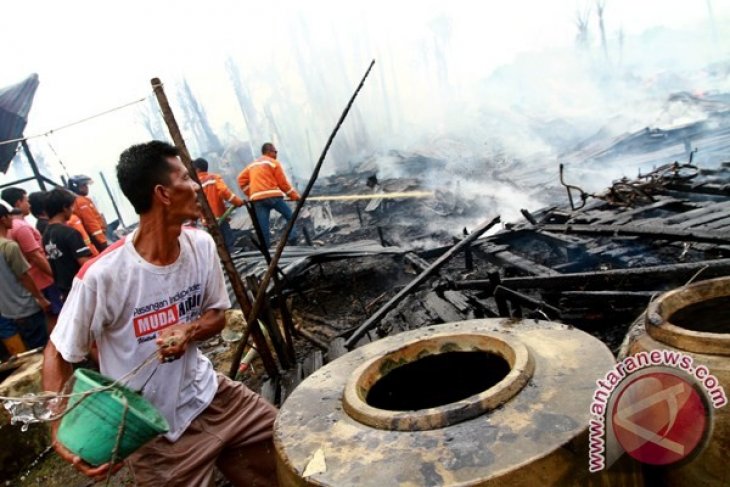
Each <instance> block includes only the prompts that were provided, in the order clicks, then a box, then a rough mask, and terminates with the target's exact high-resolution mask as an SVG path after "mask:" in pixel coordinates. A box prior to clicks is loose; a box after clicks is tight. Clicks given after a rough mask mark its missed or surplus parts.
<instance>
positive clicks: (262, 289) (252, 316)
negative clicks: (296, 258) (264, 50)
mask: <svg viewBox="0 0 730 487" xmlns="http://www.w3.org/2000/svg"><path fill="white" fill-rule="evenodd" d="M373 65H375V60H374V59H373V60H372V62H371V63H370V66H368V69H367V71H366V72H365V75H364V76H363V77H362V79H361V80H360V84H359V85H357V88H356V89H355V92H354V93H353V94H352V97H351V98H350V101H349V102H348V103H347V106H346V107H345V110H344V111H343V112H342V115H340V119H339V120H338V121H337V125H335V128H334V130H333V131H332V133H331V134H330V136H329V139H327V143H326V144H325V146H324V149H323V150H322V154H321V155H320V156H319V161H317V164H315V166H314V171H312V176H311V177H310V178H309V182H308V183H307V187H306V188H305V189H304V191H303V192H302V195H301V198H299V201H297V205H296V207H295V208H294V212H293V213H292V217H291V219H290V220H289V223H288V224H287V225H286V228H285V229H284V234H283V235H282V236H281V239H280V240H279V244H278V245H277V246H276V251H275V252H274V255H273V256H272V258H271V263H269V267H268V269H267V270H266V274H264V277H263V279H261V283H260V284H259V290H258V292H257V293H256V299H254V302H253V309H252V310H251V312H250V313H249V314H248V316H247V318H246V324H247V326H248V327H251V326H252V325H253V323H254V322H255V321H256V319H257V318H258V316H259V313H260V312H261V308H262V307H263V304H264V298H265V295H266V289H267V288H268V286H269V282H270V281H271V277H272V275H273V274H274V272H276V267H277V266H278V265H279V260H280V259H281V254H282V252H283V251H284V247H285V246H286V241H287V239H288V238H289V234H290V233H291V231H292V228H294V224H295V223H296V221H297V217H298V216H299V213H300V212H301V211H302V207H303V206H304V203H305V202H306V201H307V196H309V193H310V192H311V191H312V187H313V186H314V183H315V182H316V181H317V177H318V176H319V171H320V169H322V164H323V163H324V158H325V156H327V151H328V150H329V148H330V146H331V145H332V141H333V140H334V138H335V135H337V132H338V131H339V130H340V127H341V126H342V124H343V122H344V121H345V118H347V114H348V113H349V112H350V108H352V104H353V103H354V102H355V98H357V95H358V93H360V90H361V89H362V87H363V85H364V84H365V80H366V79H367V77H368V75H369V74H370V71H371V70H372V69H373ZM243 348H244V344H243V343H240V342H239V344H238V346H237V348H236V352H235V354H234V356H233V363H232V364H231V372H232V373H233V374H235V373H236V372H237V371H238V364H239V363H240V362H241V357H242V356H243Z"/></svg>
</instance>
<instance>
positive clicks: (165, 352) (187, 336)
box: [155, 321, 199, 362]
mask: <svg viewBox="0 0 730 487" xmlns="http://www.w3.org/2000/svg"><path fill="white" fill-rule="evenodd" d="M198 327H199V324H198V322H197V321H194V322H193V323H187V324H179V325H172V326H170V327H168V328H165V329H164V330H162V331H161V332H160V333H159V334H158V335H157V340H156V341H155V343H156V344H157V355H158V356H159V357H160V362H172V361H173V360H177V359H179V358H180V357H181V356H182V355H183V354H184V353H185V350H187V348H188V344H189V343H190V342H191V341H192V339H193V336H194V335H195V332H196V331H197V330H198Z"/></svg>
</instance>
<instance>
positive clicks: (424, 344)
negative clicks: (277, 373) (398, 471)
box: [342, 331, 535, 431]
mask: <svg viewBox="0 0 730 487" xmlns="http://www.w3.org/2000/svg"><path fill="white" fill-rule="evenodd" d="M449 352H486V353H489V354H492V355H496V356H499V357H501V358H502V359H504V360H505V361H506V362H507V364H508V365H509V369H510V370H509V372H508V373H507V375H506V376H505V377H503V378H502V379H501V380H499V382H497V383H496V384H494V385H493V386H491V387H489V388H488V389H486V390H483V391H481V392H479V393H476V394H473V395H471V396H469V397H467V398H464V399H462V400H459V401H456V402H451V403H448V404H444V405H441V406H437V407H432V408H427V409H419V410H415V411H394V410H386V409H380V408H376V407H373V406H371V405H369V404H368V403H367V402H366V398H367V393H368V391H369V390H370V388H371V387H372V386H373V385H374V384H375V383H376V382H377V381H378V380H380V379H381V378H383V377H385V376H386V375H387V374H388V373H390V372H392V371H393V370H395V369H396V368H398V367H400V366H403V365H406V364H412V363H415V362H417V361H418V360H420V359H422V358H424V357H426V356H433V355H440V354H444V353H449ZM393 364H395V366H393ZM534 369H535V364H534V360H533V359H532V356H531V354H530V351H529V349H528V348H527V347H526V346H525V344H524V343H522V342H521V341H520V340H518V339H517V338H515V337H507V336H504V335H500V334H494V333H489V332H475V331H472V332H446V333H437V334H434V335H432V336H429V337H426V338H416V339H413V340H410V341H408V342H406V343H403V344H399V345H398V346H395V347H393V348H391V349H388V350H385V351H384V352H383V353H381V354H379V355H377V356H375V357H373V358H371V359H369V360H368V361H366V362H365V363H363V364H362V365H360V366H359V367H357V368H356V369H355V370H354V371H353V372H352V373H351V374H350V377H349V378H348V380H347V383H346V385H345V388H344V393H343V403H342V404H343V408H344V410H345V412H346V413H347V414H348V415H349V416H350V417H351V418H353V419H354V420H356V421H358V422H360V423H363V424H365V425H368V426H371V427H373V428H378V429H385V430H393V431H425V430H432V429H438V428H444V427H446V426H450V425H453V424H456V423H459V422H462V421H466V420H469V419H473V418H475V417H477V416H480V415H482V414H484V413H486V412H488V411H491V410H493V409H495V408H497V407H499V406H501V405H502V404H505V403H506V402H507V401H509V400H510V399H511V398H512V397H514V396H515V395H516V394H517V393H519V392H520V391H521V390H522V388H523V387H524V386H525V385H526V384H527V383H528V381H529V380H530V379H531V378H532V375H533V373H534Z"/></svg>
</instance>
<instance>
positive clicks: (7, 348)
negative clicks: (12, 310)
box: [0, 316, 26, 362]
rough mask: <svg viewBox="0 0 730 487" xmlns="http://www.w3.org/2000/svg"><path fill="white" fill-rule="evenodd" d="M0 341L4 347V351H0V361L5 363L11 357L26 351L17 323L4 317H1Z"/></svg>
mask: <svg viewBox="0 0 730 487" xmlns="http://www.w3.org/2000/svg"><path fill="white" fill-rule="evenodd" d="M0 341H2V344H3V347H4V350H0V361H3V362H4V361H6V360H7V359H9V358H10V357H11V356H13V355H17V354H19V353H23V352H25V351H26V348H25V343H24V342H23V337H21V336H20V333H18V327H17V326H15V322H14V321H13V320H11V319H9V318H5V317H4V316H0Z"/></svg>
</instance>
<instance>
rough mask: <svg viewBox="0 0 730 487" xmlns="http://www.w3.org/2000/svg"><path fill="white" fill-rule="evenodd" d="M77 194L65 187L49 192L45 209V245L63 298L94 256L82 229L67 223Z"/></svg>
mask: <svg viewBox="0 0 730 487" xmlns="http://www.w3.org/2000/svg"><path fill="white" fill-rule="evenodd" d="M75 200H76V196H75V195H74V194H72V193H70V192H69V191H66V190H65V189H61V188H56V189H54V190H52V191H50V192H49V193H48V198H47V199H46V213H47V214H48V218H49V220H48V227H47V228H46V232H45V233H44V234H43V247H44V248H45V249H46V255H48V260H49V262H50V263H51V267H52V268H53V278H54V280H55V282H56V286H57V287H58V289H60V290H61V293H63V296H64V298H65V297H66V296H68V293H69V292H70V291H71V285H72V284H73V279H74V277H75V276H76V273H77V272H78V271H79V269H81V266H82V265H84V264H85V263H86V261H87V260H89V258H90V257H91V256H92V253H91V250H90V249H89V247H88V246H87V245H86V243H85V242H84V239H83V237H82V236H81V233H79V232H78V231H77V230H75V229H74V228H73V227H71V226H69V225H68V223H67V222H68V220H69V218H71V215H72V213H73V207H74V201H75Z"/></svg>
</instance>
